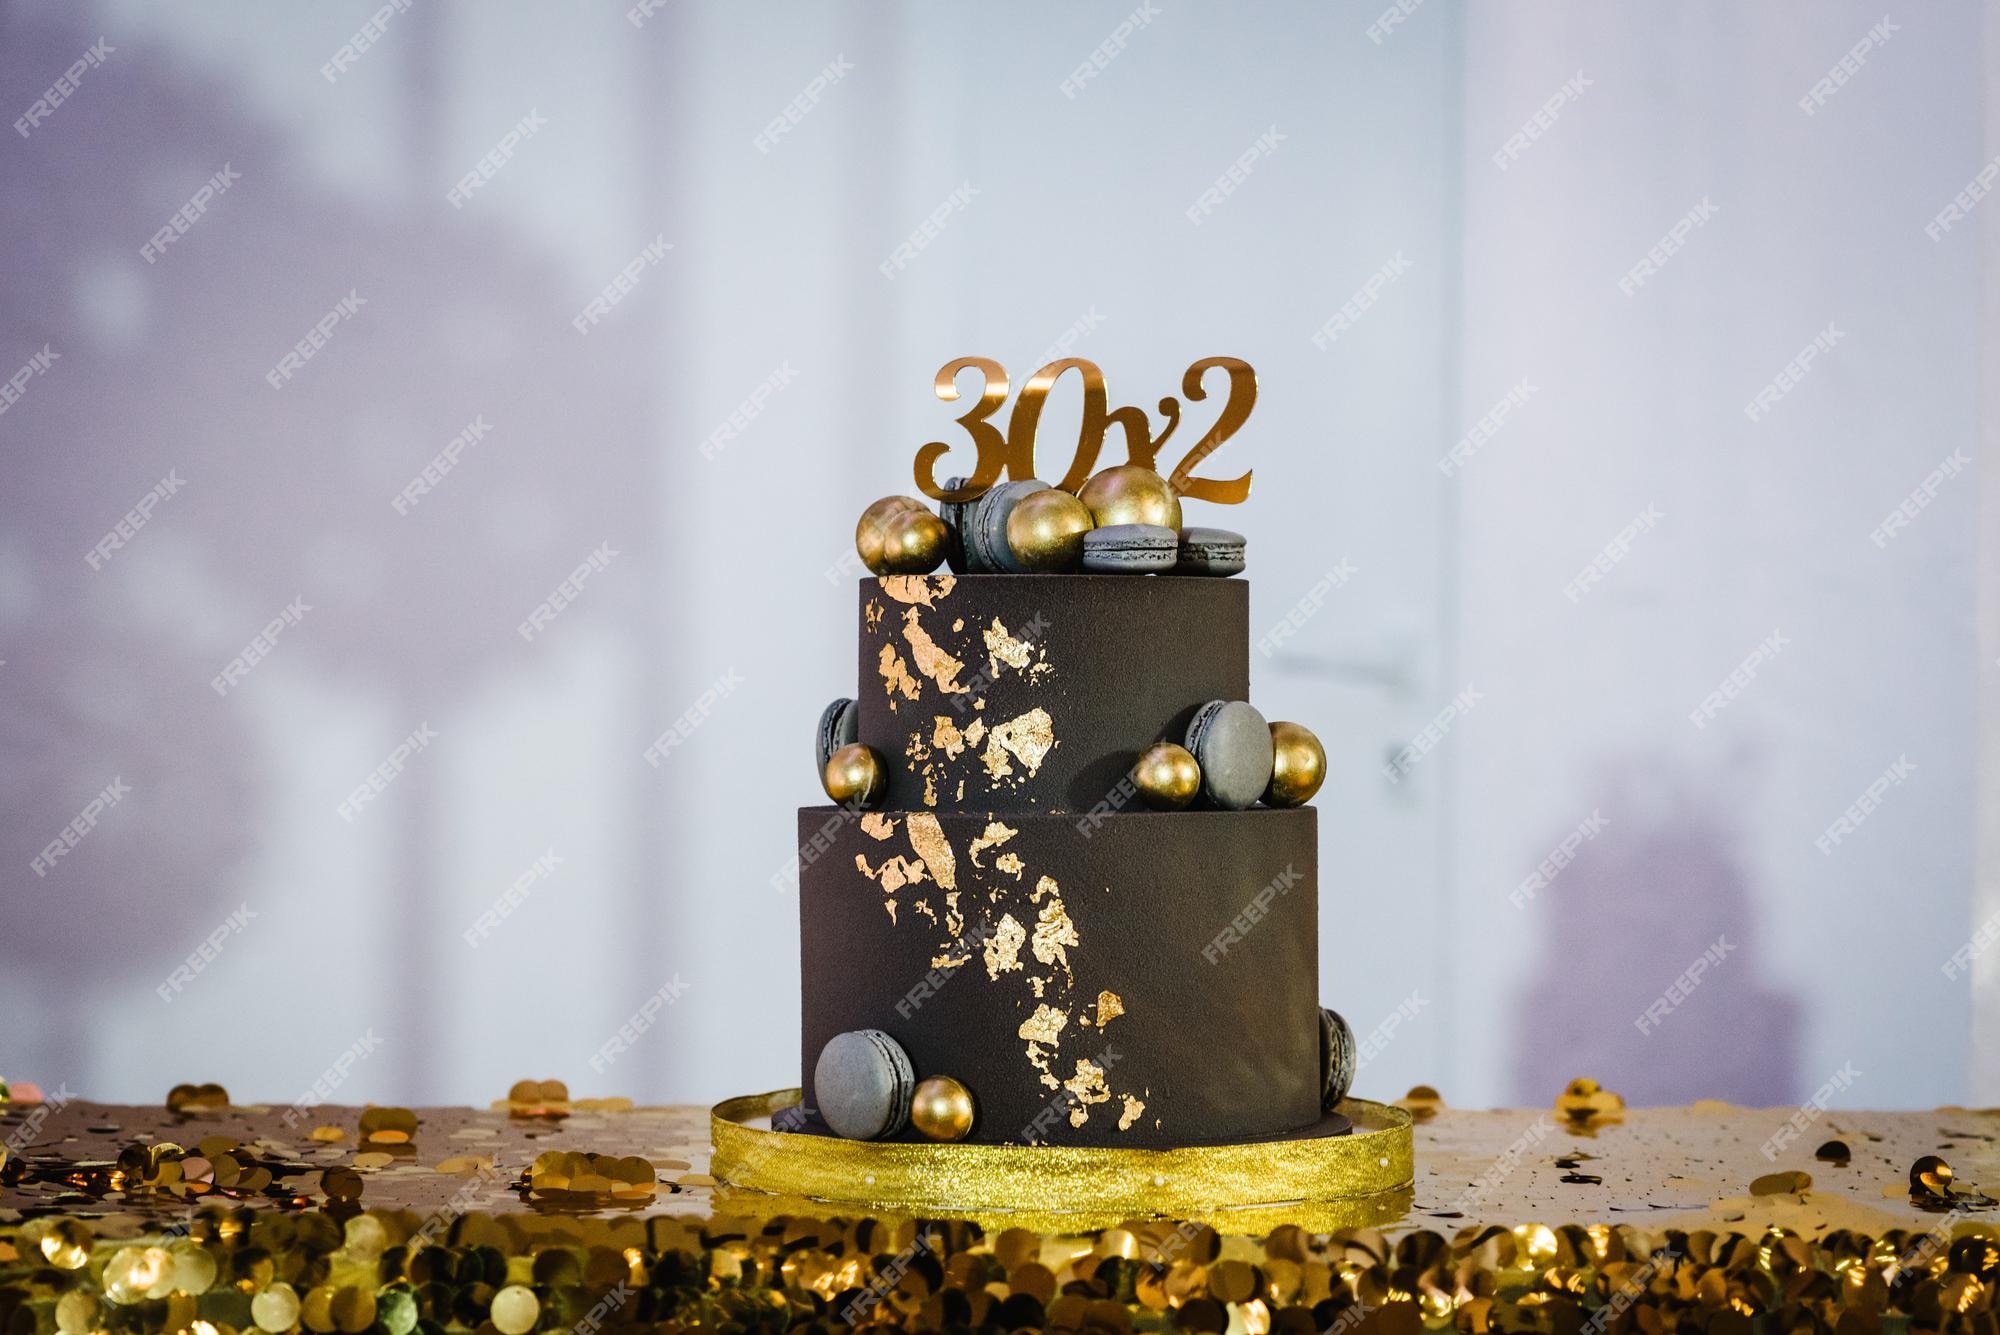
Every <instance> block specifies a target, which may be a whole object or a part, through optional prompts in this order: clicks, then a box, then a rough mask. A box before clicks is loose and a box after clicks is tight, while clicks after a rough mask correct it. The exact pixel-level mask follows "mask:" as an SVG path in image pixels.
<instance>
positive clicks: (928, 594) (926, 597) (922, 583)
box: [879, 575, 958, 607]
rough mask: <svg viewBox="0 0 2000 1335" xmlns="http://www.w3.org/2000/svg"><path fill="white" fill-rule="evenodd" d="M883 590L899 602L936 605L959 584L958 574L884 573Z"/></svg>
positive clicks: (920, 605) (925, 605)
mask: <svg viewBox="0 0 2000 1335" xmlns="http://www.w3.org/2000/svg"><path fill="white" fill-rule="evenodd" d="M879 582H880V583H881V585H882V592H884V593H886V594H888V595H889V596H890V597H891V598H894V599H895V600H896V601H897V602H899V603H909V604H911V605H913V606H917V607H935V606H937V605H938V603H939V602H940V601H941V600H942V599H944V598H947V597H949V596H950V595H951V591H952V590H953V589H954V588H956V587H957V586H958V577H957V576H956V575H884V576H882V577H881V579H880V581H879Z"/></svg>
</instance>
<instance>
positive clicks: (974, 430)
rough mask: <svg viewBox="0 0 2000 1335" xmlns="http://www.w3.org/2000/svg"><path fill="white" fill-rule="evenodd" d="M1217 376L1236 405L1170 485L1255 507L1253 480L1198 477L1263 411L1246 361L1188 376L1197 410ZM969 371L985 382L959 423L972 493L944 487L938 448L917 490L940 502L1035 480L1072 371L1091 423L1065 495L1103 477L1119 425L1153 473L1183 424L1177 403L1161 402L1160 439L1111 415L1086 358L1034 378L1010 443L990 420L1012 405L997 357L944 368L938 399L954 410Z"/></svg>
mask: <svg viewBox="0 0 2000 1335" xmlns="http://www.w3.org/2000/svg"><path fill="white" fill-rule="evenodd" d="M1216 369H1220V370H1222V371H1224V372H1226V373H1227V374H1228V377H1229V397H1228V398H1226V399H1225V400H1223V403H1222V411H1221V413H1219V414H1218V415H1217V417H1216V419H1215V425H1213V426H1211V427H1210V428H1209V429H1208V434H1207V435H1205V436H1203V437H1202V438H1201V439H1200V440H1198V441H1196V442H1195V444H1194V448H1193V449H1191V450H1189V451H1188V452H1187V454H1186V455H1185V456H1184V457H1183V458H1182V459H1181V461H1180V463H1179V464H1178V465H1177V466H1176V467H1175V468H1174V471H1173V473H1172V474H1171V475H1170V476H1169V477H1168V478H1167V482H1168V484H1169V485H1171V486H1172V487H1173V489H1174V490H1175V491H1177V492H1179V493H1180V494H1181V495H1182V496H1185V497H1187V498H1189V499H1190V500H1197V501H1213V502H1215V503H1216V504H1218V505H1237V504H1240V503H1241V502H1243V501H1245V500H1247V499H1249V496H1250V476H1251V475H1250V473H1249V472H1245V473H1244V474H1243V476H1242V477H1235V478H1228V479H1226V480H1225V479H1222V478H1211V477H1195V476H1193V473H1194V470H1195V468H1196V467H1197V466H1198V465H1199V464H1200V463H1201V461H1202V460H1203V459H1206V458H1207V457H1208V456H1209V455H1210V454H1213V453H1214V452H1215V451H1216V449H1218V448H1219V447H1220V446H1221V444H1222V442H1224V441H1225V440H1228V439H1229V438H1230V437H1231V436H1233V435H1235V434H1236V432H1237V431H1238V430H1239V429H1240V428H1241V427H1242V425H1243V423H1244V421H1245V420H1246V419H1247V418H1248V417H1249V416H1250V410H1251V409H1252V408H1253V407H1255V406H1256V404H1257V373H1256V372H1255V371H1253V370H1252V369H1251V368H1250V364H1249V363H1248V362H1245V361H1243V360H1242V359H1241V358H1238V357H1204V358H1202V359H1201V360H1200V361H1198V362H1196V363H1195V364H1194V365H1192V366H1190V367H1188V369H1187V374H1185V375H1184V376H1182V377H1181V393H1182V394H1185V395H1186V396H1187V397H1188V398H1190V399H1192V400H1193V401H1195V402H1196V403H1199V402H1201V401H1202V400H1203V399H1205V398H1207V397H1208V391H1207V390H1206V389H1204V388H1203V387H1202V383H1201V382H1202V377H1203V376H1204V375H1205V374H1206V373H1207V372H1209V371H1211V370H1216ZM965 370H976V371H978V372H979V374H980V376H981V385H980V392H979V400H978V402H976V403H974V404H973V405H972V407H971V408H970V409H968V410H967V411H966V413H965V415H964V416H962V417H960V418H958V419H957V421H958V424H959V425H960V426H962V427H964V428H965V433H966V434H967V435H968V436H970V437H972V444H973V448H974V450H975V451H976V452H977V458H976V462H975V463H974V466H973V470H972V476H971V477H970V478H968V479H967V480H966V483H965V485H964V486H961V487H956V488H952V489H949V490H948V489H946V488H945V487H944V486H942V485H941V484H940V483H939V482H938V480H937V465H938V461H939V460H940V459H942V458H943V457H944V456H945V454H947V453H948V452H949V451H950V449H951V446H949V445H947V444H946V443H945V442H944V441H941V440H934V441H931V442H930V443H929V444H927V445H925V446H924V447H923V448H922V449H920V450H918V451H917V487H918V489H919V490H920V491H922V492H923V493H924V495H926V496H928V497H930V498H931V499H932V500H937V501H953V502H956V501H969V500H972V499H973V498H974V497H976V496H979V495H980V494H981V493H983V492H985V491H986V489H987V488H989V487H991V486H992V485H993V484H994V483H996V482H998V481H999V480H1000V477H1001V474H1003V473H1004V474H1006V476H1007V477H1008V478H1010V479H1012V480H1014V481H1023V480H1026V479H1028V478H1032V477H1034V476H1035V431H1036V428H1037V427H1038V426H1040V424H1041V420H1042V405H1043V404H1044V402H1045V401H1046V400H1047V399H1048V397H1049V390H1050V389H1051V388H1052V387H1053V386H1054V385H1055V383H1056V381H1058V380H1060V379H1061V378H1062V377H1063V375H1064V374H1065V373H1067V372H1069V371H1072V370H1073V371H1076V372H1077V373H1078V374H1079V375H1081V376H1082V377H1083V422H1082V429H1081V430H1080V432H1079V433H1078V436H1077V442H1076V457H1075V458H1074V459H1072V460H1071V461H1070V466H1069V471H1068V472H1067V473H1065V474H1063V478H1062V481H1061V482H1059V483H1057V484H1056V485H1057V487H1058V488H1059V489H1061V490H1063V491H1068V492H1074V491H1076V490H1077V489H1079V488H1080V487H1082V486H1083V484H1084V483H1085V482H1087V481H1088V480H1089V479H1090V475H1091V474H1092V473H1093V472H1095V471H1096V469H1097V456H1098V452H1099V451H1100V450H1102V449H1103V447H1104V437H1105V435H1106V433H1107V432H1109V431H1110V429H1111V428H1112V426H1113V425H1116V426H1119V427H1122V428H1124V431H1125V449H1126V452H1127V454H1128V455H1129V457H1130V461H1131V462H1132V463H1135V464H1137V465H1139V466H1140V467H1141V468H1152V467H1153V461H1154V460H1155V459H1156V458H1158V457H1159V453H1160V447H1161V446H1162V445H1165V444H1166V443H1167V440H1168V438H1169V437H1171V436H1172V435H1173V434H1174V430H1175V429H1176V428H1177V427H1179V426H1180V424H1181V405H1180V400H1178V399H1175V398H1171V397H1169V398H1163V399H1161V400H1160V414H1161V415H1162V416H1163V417H1165V418H1166V422H1167V427H1166V430H1164V431H1162V432H1161V433H1160V434H1159V436H1158V437H1157V438H1156V437H1155V436H1154V435H1153V433H1152V423H1151V422H1150V421H1149V420H1148V419H1147V417H1146V414H1145V412H1144V411H1143V410H1142V409H1139V408H1133V407H1124V408H1107V407H1106V400H1105V393H1104V373H1103V372H1102V371H1100V370H1098V369H1097V364H1096V363H1095V362H1088V361H1085V360H1084V359H1083V358H1081V357H1065V358H1063V359H1062V360H1061V361H1055V362H1050V363H1049V364H1048V365H1047V366H1044V367H1043V368H1042V369H1041V370H1039V371H1037V372H1035V373H1034V374H1033V375H1031V376H1029V377H1028V383H1027V384H1026V385H1024V386H1022V387H1021V397H1020V398H1018V399H1016V400H1015V401H1014V412H1013V414H1012V416H1010V417H1009V418H1008V419H1007V431H1006V434H1004V435H1003V434H1001V431H1000V428H999V427H997V426H995V425H994V424H993V422H992V421H991V420H990V419H991V418H992V417H993V415H994V414H995V413H997V412H999V411H1000V405H1001V404H1002V403H1005V402H1006V401H1007V368H1006V367H1004V366H1002V365H1000V363H999V362H996V361H994V360H992V359H991V358H990V357H960V358H959V359H958V360H956V361H952V362H947V363H945V364H944V365H943V366H941V367H939V368H938V373H937V385H936V389H937V396H938V397H939V398H940V399H942V400H944V401H945V402H946V403H951V402H953V401H955V400H956V399H957V398H958V373H959V372H960V371H965Z"/></svg>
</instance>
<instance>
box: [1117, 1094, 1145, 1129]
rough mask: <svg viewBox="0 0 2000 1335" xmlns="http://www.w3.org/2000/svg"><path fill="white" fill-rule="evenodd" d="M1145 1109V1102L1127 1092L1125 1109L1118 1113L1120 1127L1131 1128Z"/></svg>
mask: <svg viewBox="0 0 2000 1335" xmlns="http://www.w3.org/2000/svg"><path fill="white" fill-rule="evenodd" d="M1145 1111H1146V1105H1145V1104H1144V1103H1143V1102H1141V1101H1140V1100H1138V1099H1135V1098H1133V1097H1132V1096H1131V1095H1130V1094H1127V1095H1126V1096H1125V1111H1124V1112H1122V1113H1120V1114H1119V1115H1118V1129H1119V1130H1120V1131H1129V1130H1131V1129H1132V1123H1134V1122H1136V1121H1138V1120H1139V1118H1140V1117H1141V1116H1142V1115H1143V1114H1144V1113H1145Z"/></svg>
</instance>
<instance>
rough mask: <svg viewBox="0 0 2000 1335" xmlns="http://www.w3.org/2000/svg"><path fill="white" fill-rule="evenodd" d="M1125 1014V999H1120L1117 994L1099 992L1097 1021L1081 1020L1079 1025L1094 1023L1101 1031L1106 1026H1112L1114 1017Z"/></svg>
mask: <svg viewBox="0 0 2000 1335" xmlns="http://www.w3.org/2000/svg"><path fill="white" fill-rule="evenodd" d="M1124 1013H1125V1001H1124V998H1122V997H1120V996H1119V995H1118V994H1117V993H1116V992H1099V993H1098V994H1097V1019H1096V1020H1095V1021H1092V1020H1089V1019H1083V1020H1079V1021H1078V1023H1079V1024H1093V1023H1094V1024H1095V1025H1096V1026H1097V1027H1098V1028H1099V1029H1102V1028H1103V1027H1104V1026H1105V1025H1107V1024H1110V1023H1111V1021H1112V1019H1113V1018H1114V1017H1116V1016H1120V1015H1123V1014H1124Z"/></svg>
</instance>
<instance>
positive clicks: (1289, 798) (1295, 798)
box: [1264, 723, 1326, 807]
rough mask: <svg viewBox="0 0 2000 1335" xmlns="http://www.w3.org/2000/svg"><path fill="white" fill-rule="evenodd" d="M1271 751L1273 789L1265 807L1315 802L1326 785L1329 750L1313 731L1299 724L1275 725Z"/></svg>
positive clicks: (1268, 793) (1267, 791)
mask: <svg viewBox="0 0 2000 1335" xmlns="http://www.w3.org/2000/svg"><path fill="white" fill-rule="evenodd" d="M1271 750H1272V753H1273V761H1272V765H1271V786H1270V787H1269V788H1266V789H1265V790H1264V805H1265V806H1271V807H1300V806H1304V805H1305V804H1306V803H1308V802H1310V801H1312V799H1313V794H1314V793H1316V792H1318V791H1319V786H1320V785H1321V784H1322V783H1325V782H1326V748H1325V747H1323V746H1321V745H1320V744H1319V738H1317V737H1315V736H1313V734H1312V729H1310V728H1306V727H1301V726H1300V725H1299V724H1296V723H1273V724H1272V725H1271Z"/></svg>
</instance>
